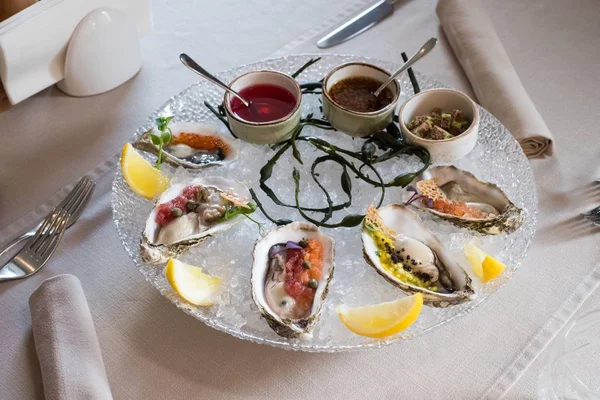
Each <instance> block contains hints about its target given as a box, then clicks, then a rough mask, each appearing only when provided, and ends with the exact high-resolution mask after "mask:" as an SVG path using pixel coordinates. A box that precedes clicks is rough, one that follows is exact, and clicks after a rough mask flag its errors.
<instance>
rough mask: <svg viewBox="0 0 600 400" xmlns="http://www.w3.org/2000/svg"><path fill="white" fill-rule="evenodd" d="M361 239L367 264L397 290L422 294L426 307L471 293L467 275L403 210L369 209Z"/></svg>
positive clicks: (392, 206) (416, 219)
mask: <svg viewBox="0 0 600 400" xmlns="http://www.w3.org/2000/svg"><path fill="white" fill-rule="evenodd" d="M361 238H362V242H363V254H364V257H365V260H366V261H367V263H369V265H371V266H372V267H373V268H375V270H376V271H377V272H378V273H379V274H380V275H381V276H383V277H384V278H385V279H386V280H388V281H389V282H390V283H391V284H393V285H394V286H396V287H398V288H399V289H401V290H403V291H405V292H407V293H410V294H413V293H417V292H421V293H423V300H424V302H425V304H428V305H431V306H435V307H447V306H450V305H454V304H458V303H462V302H465V301H468V300H470V298H471V296H472V295H473V293H474V292H473V288H472V286H471V278H470V277H469V275H467V273H466V272H465V270H463V269H462V267H461V266H460V265H459V264H458V263H457V262H456V261H455V260H454V259H453V258H452V256H451V255H450V254H449V252H448V251H447V250H446V249H445V248H444V246H442V244H441V243H440V241H439V240H438V239H437V238H436V237H435V236H434V235H433V234H432V233H431V232H430V231H429V230H427V228H425V226H424V225H423V223H422V222H421V220H420V218H419V217H418V216H417V214H415V213H414V212H413V211H411V210H409V209H408V208H407V207H406V206H403V205H399V204H390V205H387V206H385V207H382V208H380V209H379V210H376V209H375V208H374V207H373V206H370V207H369V210H368V211H367V215H366V217H365V220H364V222H363V228H362V234H361Z"/></svg>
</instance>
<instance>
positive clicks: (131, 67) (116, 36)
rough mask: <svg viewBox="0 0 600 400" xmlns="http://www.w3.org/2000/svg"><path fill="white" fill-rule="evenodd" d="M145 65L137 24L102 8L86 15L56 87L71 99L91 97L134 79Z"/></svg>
mask: <svg viewBox="0 0 600 400" xmlns="http://www.w3.org/2000/svg"><path fill="white" fill-rule="evenodd" d="M141 66H142V52H141V48H140V38H139V35H138V32H137V29H136V26H135V23H134V22H133V21H131V19H130V18H129V17H128V16H127V14H125V13H124V12H122V11H120V10H117V9H115V8H110V7H102V8H98V9H95V10H93V11H91V12H90V13H89V14H87V15H86V16H85V17H84V18H83V19H82V20H81V22H79V24H78V25H77V27H76V28H75V31H74V32H73V36H72V37H71V40H70V41H69V45H68V48H67V54H66V58H65V66H64V79H63V80H62V81H60V82H58V83H57V84H56V86H57V87H58V88H59V89H60V90H62V91H63V92H65V93H66V94H68V95H71V96H77V97H80V96H92V95H95V94H100V93H104V92H107V91H109V90H112V89H114V88H116V87H118V86H120V85H122V84H123V83H125V82H127V81H128V80H130V79H131V78H133V77H134V76H135V75H136V74H137V73H138V71H139V70H140V68H141Z"/></svg>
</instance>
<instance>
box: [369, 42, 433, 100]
mask: <svg viewBox="0 0 600 400" xmlns="http://www.w3.org/2000/svg"><path fill="white" fill-rule="evenodd" d="M436 43H437V38H434V37H432V38H430V39H429V40H427V41H426V42H425V44H424V45H423V46H421V48H420V49H419V51H417V52H416V53H415V54H413V56H412V57H411V58H409V59H408V61H407V62H405V63H404V65H403V66H401V67H400V68H398V70H397V71H396V72H394V73H393V74H392V75H391V76H390V78H389V79H388V80H387V81H385V82H384V83H383V84H382V85H381V86H379V89H377V90H376V91H375V93H373V94H374V95H375V97H377V96H379V94H380V93H381V91H382V90H383V89H385V88H386V87H387V85H389V84H390V83H392V81H393V80H394V78H396V76H398V75H400V74H401V73H402V72H404V70H406V69H408V68H410V67H411V66H412V65H413V64H414V63H416V62H417V61H419V60H420V59H421V58H423V57H424V56H425V55H426V54H427V53H429V52H430V51H431V50H433V48H434V47H435V44H436Z"/></svg>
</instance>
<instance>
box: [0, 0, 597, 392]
mask: <svg viewBox="0 0 600 400" xmlns="http://www.w3.org/2000/svg"><path fill="white" fill-rule="evenodd" d="M369 3H370V2H369V1H368V0H359V1H350V0H329V1H326V2H325V1H320V0H305V1H302V2H292V1H280V2H276V3H273V2H270V1H266V0H255V1H252V2H239V1H231V0H223V1H218V2H208V1H204V2H173V1H166V0H155V1H154V4H153V15H154V29H153V30H152V31H151V32H150V33H149V34H147V35H146V36H145V37H143V38H142V50H143V58H144V63H143V67H142V70H141V71H140V72H139V74H138V75H137V76H136V77H135V78H134V79H132V80H131V81H130V82H128V83H126V84H124V85H123V86H121V87H119V88H117V89H115V90H113V91H110V92H108V93H105V94H101V95H97V96H93V97H87V98H73V97H68V96H66V95H65V94H63V93H62V92H60V91H59V90H58V89H56V88H54V87H53V88H48V89H46V90H44V91H42V92H40V93H39V94H37V95H35V96H33V97H31V98H29V99H27V100H25V101H23V102H22V103H20V104H18V105H16V106H14V107H13V108H11V109H9V110H8V111H6V112H4V113H2V114H0V143H1V145H0V244H1V243H3V242H5V241H8V240H9V239H11V238H12V237H15V236H17V235H19V234H20V233H22V232H24V231H25V230H27V229H28V228H31V227H32V226H34V225H35V224H36V223H37V222H39V220H40V219H41V218H43V216H44V215H45V214H46V213H47V212H48V211H49V210H50V208H51V206H52V205H53V204H55V203H56V202H58V201H59V200H60V199H61V198H62V197H63V196H64V195H65V193H66V190H67V189H68V187H67V186H68V185H70V184H72V183H73V182H75V181H76V180H77V179H78V178H79V177H81V176H82V175H84V174H86V173H87V174H90V175H91V176H92V177H93V178H94V179H95V180H96V181H97V184H98V185H97V188H96V191H95V194H94V196H93V198H92V200H91V202H90V204H89V206H88V209H87V210H86V212H85V213H84V215H83V216H82V218H81V219H80V221H79V222H78V223H77V224H75V225H74V226H73V227H72V228H71V229H69V231H68V232H67V233H66V234H65V236H64V239H63V242H62V243H61V245H60V247H59V248H58V250H57V251H56V253H55V255H54V256H53V258H52V259H51V260H50V261H49V262H48V264H47V265H46V266H45V267H44V269H43V270H41V271H40V272H39V273H37V274H36V275H34V276H32V277H30V278H27V279H25V280H22V281H13V282H8V283H2V284H0V338H1V341H0V360H1V365H2V367H1V368H0V398H1V399H3V400H4V399H7V400H11V399H37V398H40V399H42V398H44V394H43V387H42V379H41V375H40V369H39V366H38V363H37V359H36V354H35V347H34V344H33V338H32V333H31V320H30V314H29V306H28V299H29V296H30V295H31V293H32V292H33V290H34V289H35V288H36V287H37V286H38V285H39V284H40V283H41V282H42V281H43V280H44V279H46V278H48V277H51V276H55V275H57V274H61V273H70V274H74V275H76V276H77V277H78V278H79V279H80V280H81V282H82V286H83V289H84V291H85V293H86V297H87V300H88V302H89V306H90V309H91V313H92V317H93V320H94V323H95V327H96V330H97V333H98V338H99V341H100V347H101V350H102V355H103V358H104V363H105V366H106V370H107V375H108V379H109V381H110V385H111V389H112V392H113V395H114V398H115V399H192V398H201V399H320V398H330V399H413V398H444V399H471V398H490V399H497V398H501V397H504V398H507V399H524V398H525V399H533V398H536V390H537V378H538V375H539V373H540V369H541V368H542V367H543V365H544V362H545V349H546V348H547V346H548V344H549V343H550V342H551V340H552V338H553V337H554V336H555V335H556V334H557V332H558V331H559V330H560V329H561V328H562V327H563V326H564V325H565V323H566V322H567V321H569V320H570V319H572V318H573V317H576V316H577V315H581V314H582V313H584V312H586V311H589V310H592V309H594V308H599V307H600V289H598V286H599V285H600V228H598V227H595V226H593V225H592V224H591V223H589V222H587V221H585V220H583V219H582V218H581V217H580V216H579V213H580V212H583V211H586V210H589V209H591V208H593V207H594V206H597V205H600V184H594V183H593V182H594V180H596V179H598V178H600V140H599V139H598V138H599V136H598V128H597V127H596V125H597V124H598V106H599V105H600V79H598V65H600V46H599V45H598V43H599V40H600V24H598V21H600V2H598V1H597V0H575V1H565V0H528V1H521V0H506V1H493V0H483V4H484V6H485V8H486V10H487V12H488V13H489V15H490V17H491V19H492V21H493V24H494V27H495V29H496V31H497V33H498V36H499V38H500V40H501V41H502V43H503V45H504V47H505V49H506V51H507V53H508V55H509V57H510V59H511V61H512V63H513V65H514V67H515V70H516V71H517V73H518V75H519V76H520V78H521V80H522V82H523V84H524V86H525V88H526V90H527V91H528V93H529V94H530V96H531V98H532V100H533V102H534V103H535V105H536V106H537V108H538V110H539V112H540V113H541V115H542V117H543V118H544V119H545V121H546V123H547V125H548V126H549V127H550V130H551V131H552V132H553V134H554V138H555V149H556V152H555V155H554V156H553V157H547V158H544V159H538V160H532V161H531V167H532V169H533V171H534V175H535V180H536V186H535V187H524V188H523V190H536V191H537V194H538V198H539V214H538V216H537V217H538V225H537V233H536V236H535V239H534V241H533V244H532V246H531V248H530V250H529V252H528V254H527V256H526V258H525V260H524V262H523V264H522V265H521V267H520V269H519V270H518V271H517V273H516V274H515V275H514V277H513V278H512V279H511V280H510V281H509V282H508V283H507V284H506V285H504V286H503V287H502V288H501V289H500V290H499V291H498V292H497V293H495V294H494V295H493V296H492V297H491V298H490V299H489V300H487V301H486V302H484V303H483V304H481V305H480V306H479V307H477V308H476V309H475V310H474V311H472V312H471V313H469V314H468V315H465V316H463V317H461V318H459V319H456V320H454V321H452V322H451V323H449V324H446V325H444V326H442V327H440V328H438V329H436V330H434V331H432V332H430V333H427V334H425V335H422V336H420V337H417V338H415V339H412V340H407V341H400V342H397V343H395V344H392V345H390V346H386V347H383V348H381V349H374V350H368V351H358V352H349V353H336V354H312V353H311V354H309V353H301V352H290V351H284V350H281V349H276V348H272V347H269V346H264V345H257V344H254V343H250V342H245V341H242V340H239V339H236V338H233V337H230V336H228V335H226V334H224V333H221V332H218V331H216V330H213V329H211V328H209V327H207V326H205V325H204V324H203V323H202V322H200V321H198V320H195V319H194V318H192V317H190V316H188V315H186V314H184V313H182V312H181V311H179V310H178V309H177V308H176V307H175V306H173V305H172V304H171V303H170V302H169V301H168V300H167V299H166V298H164V297H162V296H161V295H160V293H159V292H158V291H156V290H155V289H154V288H152V286H151V285H150V284H149V283H147V282H145V280H144V278H143V276H142V274H140V273H139V272H138V270H137V268H136V267H135V266H134V264H133V262H132V261H131V259H130V258H129V257H128V255H127V254H126V252H125V250H124V249H123V247H122V245H121V243H120V242H119V240H118V238H117V235H116V230H115V227H114V224H113V221H112V211H111V207H110V193H111V183H112V179H113V176H114V172H115V170H116V168H117V166H118V157H117V154H118V152H119V150H120V149H121V147H122V145H123V143H125V142H126V141H127V140H129V139H130V137H131V136H132V134H133V133H134V131H135V130H136V129H137V128H138V126H140V125H141V124H142V123H143V122H144V121H145V120H146V118H147V116H148V115H149V114H151V113H152V112H153V111H154V110H155V109H157V108H159V107H160V106H161V105H162V104H163V103H164V102H166V101H167V100H168V99H169V98H170V97H171V96H173V95H175V94H177V93H178V92H180V91H181V90H183V89H185V88H186V87H188V86H189V85H191V84H193V83H194V82H195V81H197V77H196V76H194V75H193V74H191V73H190V72H189V71H188V70H187V69H185V68H183V66H182V65H181V64H180V62H179V60H178V55H179V53H181V52H186V53H188V54H190V55H191V56H193V57H194V58H196V59H197V60H198V61H199V62H200V63H201V64H202V65H203V66H204V67H206V68H207V69H208V70H210V71H215V72H216V71H220V70H224V69H228V68H232V67H235V66H238V65H241V64H245V63H249V62H253V61H258V60H261V59H265V58H270V57H279V56H285V55H288V54H301V53H321V52H327V53H339V54H356V55H361V56H368V57H373V58H378V59H382V60H388V61H393V62H395V63H401V60H402V59H401V56H400V54H401V52H403V51H405V52H407V53H408V54H409V55H410V54H411V53H412V52H414V51H416V49H417V48H418V47H419V46H420V44H421V43H422V42H424V41H425V40H426V39H427V38H428V37H431V36H437V37H438V38H439V39H440V42H439V45H438V47H437V48H436V49H435V51H434V52H432V54H431V55H430V56H428V57H427V58H426V59H425V60H423V61H422V62H420V63H419V64H418V65H417V66H416V67H415V69H416V70H418V71H419V72H421V73H424V74H427V75H429V76H431V77H434V78H435V79H437V80H439V81H442V82H444V83H445V84H446V85H449V86H451V87H454V88H457V89H459V90H462V91H465V92H466V93H469V94H472V90H471V88H470V86H469V83H468V81H467V80H466V78H465V75H464V74H463V72H462V70H461V68H460V65H459V63H458V61H457V60H456V58H455V56H454V54H453V52H452V49H451V48H450V47H449V45H448V43H447V41H446V39H445V37H444V33H443V31H442V29H441V27H440V24H439V21H438V19H437V16H436V14H435V4H436V1H435V0H412V1H400V2H399V3H398V4H397V5H396V9H395V12H394V13H393V15H391V16H390V17H388V18H386V19H385V20H384V21H382V22H381V23H379V24H377V25H376V26H374V27H373V28H371V29H370V30H368V31H367V32H365V33H363V34H361V35H359V36H357V37H356V38H354V39H352V40H350V41H348V42H345V43H343V44H341V45H339V46H336V47H333V48H330V49H326V50H321V49H318V48H317V47H316V44H315V43H316V40H317V39H318V38H319V37H320V36H321V35H322V34H323V33H325V32H327V31H328V30H330V29H331V28H333V27H335V26H336V25H337V24H338V23H340V22H341V21H344V20H346V19H347V18H348V17H349V16H352V15H353V14H355V13H357V12H358V11H360V10H361V9H363V8H365V7H366V6H368V5H369ZM490 168H502V166H501V165H497V166H490ZM0 261H4V259H3V260H0Z"/></svg>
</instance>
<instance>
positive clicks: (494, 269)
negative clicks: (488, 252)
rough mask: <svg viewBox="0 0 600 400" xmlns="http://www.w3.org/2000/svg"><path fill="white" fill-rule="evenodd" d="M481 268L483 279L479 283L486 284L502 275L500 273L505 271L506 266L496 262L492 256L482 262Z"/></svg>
mask: <svg viewBox="0 0 600 400" xmlns="http://www.w3.org/2000/svg"><path fill="white" fill-rule="evenodd" d="M482 268H483V279H481V281H482V282H484V283H486V282H489V281H491V280H492V279H496V278H497V277H499V276H500V275H502V273H503V272H504V270H505V269H506V265H504V264H503V263H501V262H500V261H498V260H496V259H495V258H494V257H492V256H487V257H486V258H485V259H484V260H483V264H482Z"/></svg>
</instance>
